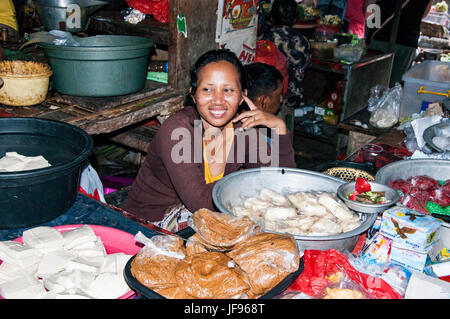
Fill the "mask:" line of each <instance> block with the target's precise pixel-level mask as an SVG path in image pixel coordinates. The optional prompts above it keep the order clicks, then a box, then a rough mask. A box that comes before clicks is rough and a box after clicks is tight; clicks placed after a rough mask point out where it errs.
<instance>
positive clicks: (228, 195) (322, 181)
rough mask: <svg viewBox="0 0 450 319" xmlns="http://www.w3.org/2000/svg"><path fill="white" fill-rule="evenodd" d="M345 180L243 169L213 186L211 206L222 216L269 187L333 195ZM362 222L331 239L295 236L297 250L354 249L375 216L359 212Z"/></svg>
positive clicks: (274, 169) (300, 172)
mask: <svg viewBox="0 0 450 319" xmlns="http://www.w3.org/2000/svg"><path fill="white" fill-rule="evenodd" d="M344 183H345V181H343V180H341V179H339V178H337V177H332V176H328V175H325V174H322V173H318V172H314V171H308V170H302V169H295V168H278V167H262V168H253V169H245V170H241V171H238V172H234V173H231V174H229V175H226V176H224V177H223V178H222V179H221V180H219V181H218V182H217V183H216V185H214V188H213V191H212V196H213V201H214V204H215V205H216V207H217V209H218V210H219V211H220V212H222V213H227V214H230V215H233V214H232V210H231V208H232V207H233V206H242V205H243V203H244V201H245V199H246V198H248V197H256V196H259V192H260V190H261V189H262V188H263V187H265V188H270V189H272V190H274V191H276V192H279V193H282V194H291V193H295V192H307V191H323V192H334V193H335V192H336V191H337V189H338V187H339V186H340V185H342V184H344ZM358 214H359V216H360V219H361V220H362V223H361V225H360V226H359V227H357V228H355V229H353V230H351V231H349V232H346V233H342V234H336V235H330V236H298V235H294V237H295V239H296V240H297V243H298V247H299V249H300V250H306V249H318V250H327V249H336V250H339V251H345V250H349V251H351V250H353V248H354V247H355V245H356V242H357V241H358V237H359V235H360V234H362V233H364V232H365V231H366V230H367V229H369V228H370V227H371V226H372V225H373V223H374V222H375V220H376V218H377V215H376V214H365V213H358Z"/></svg>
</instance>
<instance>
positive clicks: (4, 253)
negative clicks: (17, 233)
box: [0, 240, 42, 260]
mask: <svg viewBox="0 0 450 319" xmlns="http://www.w3.org/2000/svg"><path fill="white" fill-rule="evenodd" d="M39 255H42V253H41V252H40V251H39V250H37V249H35V248H33V247H31V246H29V245H27V244H21V243H19V242H16V241H13V240H6V241H0V258H1V260H9V259H21V258H25V257H29V256H39Z"/></svg>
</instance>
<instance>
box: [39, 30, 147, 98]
mask: <svg viewBox="0 0 450 319" xmlns="http://www.w3.org/2000/svg"><path fill="white" fill-rule="evenodd" d="M74 38H75V40H76V41H77V42H79V43H80V46H60V45H54V44H48V43H41V44H40V46H42V48H43V49H44V52H45V55H46V56H47V58H48V60H49V63H50V65H51V67H52V70H53V74H54V76H53V81H54V87H55V89H56V91H58V92H60V93H63V94H68V95H75V96H116V95H125V94H130V93H134V92H137V91H140V90H142V89H143V88H144V86H145V81H146V77H147V67H148V62H149V55H150V50H151V48H152V47H154V43H153V42H152V41H151V40H149V39H147V38H144V37H134V36H122V35H98V36H94V37H85V38H79V37H74Z"/></svg>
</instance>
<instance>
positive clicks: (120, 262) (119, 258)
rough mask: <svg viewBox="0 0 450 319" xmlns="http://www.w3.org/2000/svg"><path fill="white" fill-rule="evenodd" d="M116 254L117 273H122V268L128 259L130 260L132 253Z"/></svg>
mask: <svg viewBox="0 0 450 319" xmlns="http://www.w3.org/2000/svg"><path fill="white" fill-rule="evenodd" d="M114 255H115V256H116V264H117V267H116V268H117V270H116V272H117V274H123V270H124V269H125V266H126V264H127V262H128V260H130V258H131V257H133V255H127V254H125V253H117V254H114Z"/></svg>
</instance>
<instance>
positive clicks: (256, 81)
mask: <svg viewBox="0 0 450 319" xmlns="http://www.w3.org/2000/svg"><path fill="white" fill-rule="evenodd" d="M244 72H245V77H246V80H247V84H246V87H247V96H248V97H249V99H250V100H252V101H254V100H255V99H256V98H257V97H258V96H261V95H267V96H269V97H272V93H273V91H275V90H276V89H277V88H278V85H279V84H280V83H283V75H282V74H281V72H280V71H278V69H277V68H276V67H274V66H272V65H269V64H266V63H261V62H255V63H251V64H247V65H245V66H244Z"/></svg>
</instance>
